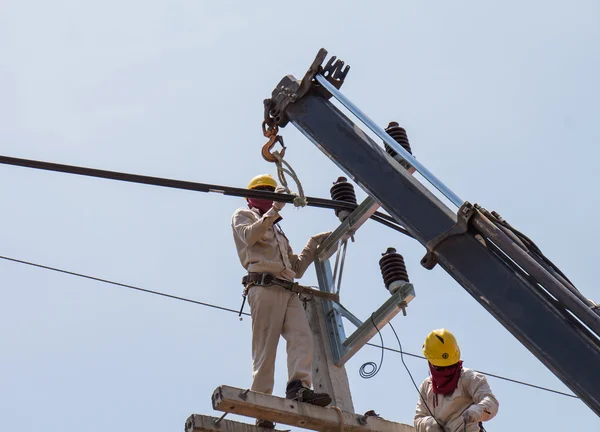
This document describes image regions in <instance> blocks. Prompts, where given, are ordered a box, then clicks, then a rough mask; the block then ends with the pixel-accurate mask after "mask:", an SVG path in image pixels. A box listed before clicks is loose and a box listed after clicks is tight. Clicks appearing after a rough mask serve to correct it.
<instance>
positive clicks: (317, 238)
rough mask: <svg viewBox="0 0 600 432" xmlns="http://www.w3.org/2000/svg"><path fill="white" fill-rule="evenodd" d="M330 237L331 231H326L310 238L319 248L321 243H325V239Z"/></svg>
mask: <svg viewBox="0 0 600 432" xmlns="http://www.w3.org/2000/svg"><path fill="white" fill-rule="evenodd" d="M330 235H331V231H327V232H324V233H320V234H315V235H314V236H312V238H313V239H315V241H316V242H317V244H318V245H319V246H321V243H323V242H324V241H325V239H326V238H327V237H329V236H330Z"/></svg>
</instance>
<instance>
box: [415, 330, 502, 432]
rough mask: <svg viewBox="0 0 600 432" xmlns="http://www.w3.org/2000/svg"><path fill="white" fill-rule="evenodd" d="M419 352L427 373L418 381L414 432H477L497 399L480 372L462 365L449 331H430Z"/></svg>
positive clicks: (495, 407) (491, 413) (493, 414)
mask: <svg viewBox="0 0 600 432" xmlns="http://www.w3.org/2000/svg"><path fill="white" fill-rule="evenodd" d="M423 354H424V355H425V358H427V361H428V362H429V370H430V371H431V376H429V377H428V378H427V379H425V381H423V383H422V384H421V388H420V390H419V392H420V397H419V400H418V402H417V410H416V414H415V429H416V432H479V431H480V430H482V426H481V422H484V421H488V420H491V419H492V418H494V416H495V415H496V413H497V412H498V401H497V400H496V397H495V396H494V394H493V393H492V391H491V390H490V386H489V385H488V383H487V379H486V378H485V376H484V375H483V374H480V373H479V372H475V371H474V370H472V369H468V368H464V367H463V366H462V363H463V362H462V361H461V360H460V349H459V347H458V344H457V343H456V339H455V337H454V335H453V334H452V333H450V332H449V331H448V330H446V329H439V330H433V331H432V332H431V333H429V335H428V336H427V339H425V344H424V345H423Z"/></svg>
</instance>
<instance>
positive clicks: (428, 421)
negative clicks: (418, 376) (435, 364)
mask: <svg viewBox="0 0 600 432" xmlns="http://www.w3.org/2000/svg"><path fill="white" fill-rule="evenodd" d="M428 389H429V383H428V380H425V381H423V382H422V383H421V388H420V389H419V393H420V394H421V395H422V397H421V396H419V400H418V401H417V408H416V412H415V432H443V430H442V428H441V427H440V425H438V423H437V421H436V420H435V419H434V418H433V417H432V416H431V414H430V413H429V411H428V410H427V407H426V405H425V403H424V402H423V398H425V399H427V392H428Z"/></svg>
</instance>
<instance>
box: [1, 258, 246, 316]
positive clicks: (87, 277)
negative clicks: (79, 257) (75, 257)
mask: <svg viewBox="0 0 600 432" xmlns="http://www.w3.org/2000/svg"><path fill="white" fill-rule="evenodd" d="M0 259H3V260H7V261H13V262H16V263H20V264H26V265H29V266H32V267H39V268H43V269H46V270H52V271H55V272H59V273H65V274H68V275H72V276H78V277H81V278H85V279H91V280H94V281H98V282H104V283H107V284H111V285H117V286H120V287H124V288H129V289H132V290H136V291H142V292H145V293H148V294H154V295H158V296H162V297H168V298H172V299H175V300H181V301H185V302H188V303H194V304H197V305H201V306H206V307H211V308H214V309H219V310H223V311H227V312H235V313H236V314H237V313H239V311H237V310H234V309H229V308H226V307H223V306H217V305H214V304H210V303H204V302H201V301H198V300H192V299H189V298H185V297H179V296H176V295H172V294H166V293H163V292H160V291H152V290H149V289H145V288H140V287H136V286H133V285H127V284H122V283H120V282H114V281H111V280H108V279H101V278H97V277H94V276H88V275H84V274H81V273H75V272H71V271H68V270H62V269H59V268H55V267H49V266H45V265H41V264H35V263H32V262H29V261H22V260H18V259H15V258H9V257H5V256H1V255H0ZM242 314H243V315H247V316H250V314H249V313H246V312H243V313H242Z"/></svg>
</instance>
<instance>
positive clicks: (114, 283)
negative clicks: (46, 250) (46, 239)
mask: <svg viewBox="0 0 600 432" xmlns="http://www.w3.org/2000/svg"><path fill="white" fill-rule="evenodd" d="M0 259H3V260H6V261H12V262H15V263H19V264H25V265H28V266H32V267H38V268H41V269H45V270H51V271H55V272H59V273H64V274H68V275H71V276H77V277H81V278H84V279H90V280H94V281H97V282H103V283H107V284H111V285H116V286H120V287H123V288H129V289H133V290H136V291H141V292H145V293H148V294H154V295H158V296H161V297H167V298H172V299H175V300H181V301H185V302H188V303H194V304H197V305H200V306H206V307H210V308H214V309H219V310H222V311H226V312H233V313H236V314H239V310H235V309H229V308H226V307H223V306H217V305H214V304H211V303H205V302H201V301H198V300H192V299H188V298H185V297H180V296H176V295H172V294H166V293H163V292H160V291H152V290H149V289H145V288H140V287H136V286H133V285H127V284H123V283H120V282H114V281H111V280H108V279H102V278H98V277H95V276H88V275H85V274H82V273H76V272H72V271H68V270H62V269H59V268H56V267H50V266H46V265H42V264H35V263H32V262H29V261H23V260H19V259H16V258H10V257H6V256H2V255H0ZM242 315H246V316H250V314H249V313H247V312H243V313H242ZM371 320H372V316H371ZM373 325H374V326H375V328H376V329H377V326H376V325H375V323H373ZM390 327H391V325H390ZM392 330H393V327H392ZM377 333H379V337H380V340H381V345H375V344H372V343H370V342H367V344H366V345H369V346H372V347H375V348H379V349H381V350H382V354H381V358H382V360H381V361H380V366H381V364H382V363H383V351H384V350H387V351H392V352H395V353H398V354H400V355H407V356H410V357H415V358H419V359H423V360H425V357H423V356H420V355H417V354H412V353H409V352H404V351H403V350H402V348H401V349H400V350H397V349H394V348H389V347H386V346H385V345H384V343H383V336H382V335H381V333H380V332H379V329H377ZM394 333H395V332H394ZM403 361H404V359H403ZM475 371H476V372H479V373H482V374H484V375H487V376H491V377H494V378H498V379H501V380H505V381H509V382H512V383H515V384H521V385H524V386H528V387H532V388H535V389H538V390H544V391H548V392H551V393H556V394H559V395H562V396H569V397H572V398H575V399H579V398H578V397H577V396H574V395H571V394H568V393H563V392H560V391H558V390H552V389H549V388H545V387H540V386H537V385H535V384H529V383H526V382H523V381H518V380H514V379H511V378H506V377H503V376H500V375H495V374H492V373H489V372H483V371H479V370H475Z"/></svg>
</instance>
